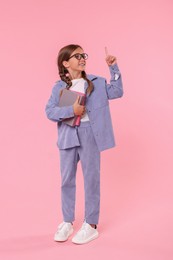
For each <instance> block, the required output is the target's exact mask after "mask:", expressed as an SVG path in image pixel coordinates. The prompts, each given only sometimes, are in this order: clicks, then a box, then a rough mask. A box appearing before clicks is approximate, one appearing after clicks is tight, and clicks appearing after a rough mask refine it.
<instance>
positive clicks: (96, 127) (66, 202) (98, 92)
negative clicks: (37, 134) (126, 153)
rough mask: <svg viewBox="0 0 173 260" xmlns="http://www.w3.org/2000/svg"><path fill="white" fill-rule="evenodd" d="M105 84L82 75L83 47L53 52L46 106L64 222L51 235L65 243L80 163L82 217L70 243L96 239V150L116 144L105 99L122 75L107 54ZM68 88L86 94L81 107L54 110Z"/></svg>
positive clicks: (116, 90) (119, 91)
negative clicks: (54, 74)
mask: <svg viewBox="0 0 173 260" xmlns="http://www.w3.org/2000/svg"><path fill="white" fill-rule="evenodd" d="M105 50H106V62H107V64H108V66H109V69H110V74H111V79H110V84H107V82H106V80H105V78H102V77H99V76H95V75H87V74H86V72H85V66H86V60H87V58H88V55H87V54H86V53H84V50H83V49H82V47H80V46H79V45H76V44H70V45H68V46H65V47H63V48H62V49H61V50H60V51H59V54H58V58H57V65H58V69H59V76H60V78H61V80H59V81H58V82H57V83H56V84H55V86H54V87H53V90H52V95H51V97H50V98H49V100H48V103H47V105H46V114H47V117H48V118H49V119H50V120H52V121H55V122H57V127H58V142H57V145H58V147H59V153H60V168H61V181H62V183H61V201H62V213H63V222H62V223H61V224H60V225H59V226H58V230H57V232H56V233H55V236H54V240H55V241H66V240H67V239H68V238H69V236H70V235H71V234H72V233H73V221H74V220H75V214H74V213H75V212H74V211H75V191H76V184H75V183H76V170H77V163H78V161H79V160H80V161H81V166H82V171H83V177H84V190H85V219H84V222H83V224H82V227H81V228H80V230H79V231H78V232H77V233H76V235H75V236H74V237H73V239H72V242H73V243H76V244H84V243H87V242H89V241H91V240H93V239H95V238H97V237H98V231H97V224H98V221H99V211H100V152H101V151H103V150H105V149H109V148H112V147H114V146H115V141H114V134H113V128H112V122H111V116H110V110H109V102H108V100H109V99H115V98H120V97H122V95H123V88H122V80H121V74H120V71H119V68H118V65H117V62H116V58H115V57H114V56H111V55H108V52H107V49H105ZM64 88H67V89H69V90H74V91H77V92H81V93H85V94H86V103H85V106H83V105H80V104H79V103H78V99H77V100H76V102H75V103H74V104H73V105H71V106H65V107H58V103H59V99H60V92H61V90H62V89H64ZM75 115H78V116H81V123H80V125H79V126H78V127H77V126H76V127H72V126H69V125H67V124H65V123H64V122H63V120H64V119H66V118H71V117H74V116H75Z"/></svg>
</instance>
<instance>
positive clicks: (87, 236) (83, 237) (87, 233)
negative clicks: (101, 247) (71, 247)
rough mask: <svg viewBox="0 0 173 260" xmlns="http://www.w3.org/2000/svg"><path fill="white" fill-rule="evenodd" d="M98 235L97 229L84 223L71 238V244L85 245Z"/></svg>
mask: <svg viewBox="0 0 173 260" xmlns="http://www.w3.org/2000/svg"><path fill="white" fill-rule="evenodd" d="M98 235H99V233H98V231H97V229H95V228H93V227H91V225H90V224H88V223H86V222H84V223H83V225H82V227H81V229H80V230H79V231H78V232H77V234H76V235H75V236H74V237H73V239H72V242H73V243H75V244H85V243H88V242H90V241H91V240H93V239H95V238H97V237H98Z"/></svg>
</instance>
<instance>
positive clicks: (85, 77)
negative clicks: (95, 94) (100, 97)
mask: <svg viewBox="0 0 173 260" xmlns="http://www.w3.org/2000/svg"><path fill="white" fill-rule="evenodd" d="M82 78H83V79H85V80H86V81H87V83H88V88H87V94H89V95H90V94H91V93H92V91H93V90H94V85H93V83H92V81H90V80H89V79H88V78H87V75H86V72H85V71H82Z"/></svg>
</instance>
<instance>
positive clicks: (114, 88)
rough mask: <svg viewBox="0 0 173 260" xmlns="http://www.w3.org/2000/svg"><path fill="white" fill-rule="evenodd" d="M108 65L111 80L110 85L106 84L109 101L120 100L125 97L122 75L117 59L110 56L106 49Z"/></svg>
mask: <svg viewBox="0 0 173 260" xmlns="http://www.w3.org/2000/svg"><path fill="white" fill-rule="evenodd" d="M105 53H106V58H105V60H106V63H107V64H108V66H109V70H110V74H111V79H110V84H107V82H106V92H107V96H108V99H115V98H120V97H122V96H123V84H122V78H121V73H120V71H119V68H118V64H117V59H116V57H115V56H112V55H109V54H108V50H107V47H105Z"/></svg>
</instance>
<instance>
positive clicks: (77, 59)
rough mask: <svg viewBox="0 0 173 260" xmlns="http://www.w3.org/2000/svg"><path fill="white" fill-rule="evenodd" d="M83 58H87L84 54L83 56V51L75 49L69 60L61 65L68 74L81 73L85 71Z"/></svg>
mask: <svg viewBox="0 0 173 260" xmlns="http://www.w3.org/2000/svg"><path fill="white" fill-rule="evenodd" d="M75 54H76V55H75ZM77 54H79V55H77ZM80 54H83V55H80ZM85 58H87V56H86V54H84V51H83V49H81V48H77V49H76V50H75V51H73V52H72V54H71V56H70V59H69V60H68V61H63V65H64V67H65V68H66V69H67V70H68V72H69V73H70V72H82V71H83V70H85V66H86V60H85Z"/></svg>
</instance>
